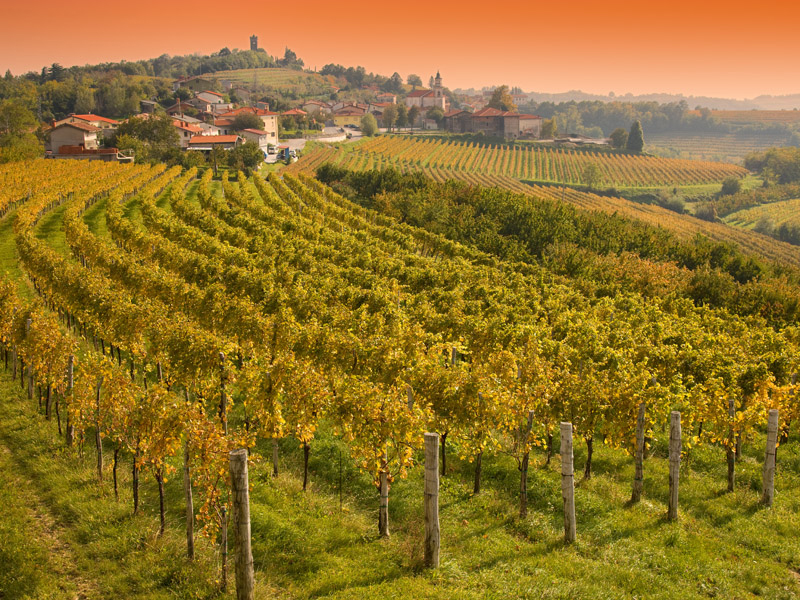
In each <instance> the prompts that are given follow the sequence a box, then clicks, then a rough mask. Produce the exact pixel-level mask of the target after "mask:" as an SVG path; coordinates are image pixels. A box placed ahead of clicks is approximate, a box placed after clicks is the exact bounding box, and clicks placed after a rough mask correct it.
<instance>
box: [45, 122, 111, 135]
mask: <svg viewBox="0 0 800 600" xmlns="http://www.w3.org/2000/svg"><path fill="white" fill-rule="evenodd" d="M61 127H72V128H74V129H80V130H81V131H86V132H87V133H95V132H97V131H101V129H100V128H99V127H95V126H94V125H91V124H90V123H80V122H79V123H62V124H61V125H59V126H57V127H53V129H59V128H61Z"/></svg>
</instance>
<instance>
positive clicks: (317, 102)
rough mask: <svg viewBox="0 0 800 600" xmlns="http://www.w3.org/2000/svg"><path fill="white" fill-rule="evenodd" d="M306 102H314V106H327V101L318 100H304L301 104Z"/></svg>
mask: <svg viewBox="0 0 800 600" xmlns="http://www.w3.org/2000/svg"><path fill="white" fill-rule="evenodd" d="M306 104H314V105H316V106H329V105H328V104H327V103H325V102H320V101H319V100H306V101H305V102H303V106H305V105H306Z"/></svg>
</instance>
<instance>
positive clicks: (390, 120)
mask: <svg viewBox="0 0 800 600" xmlns="http://www.w3.org/2000/svg"><path fill="white" fill-rule="evenodd" d="M381 121H383V126H384V127H386V129H388V130H389V131H391V130H392V127H394V123H395V121H397V106H396V105H395V104H390V105H389V106H387V107H386V108H384V109H383V117H381Z"/></svg>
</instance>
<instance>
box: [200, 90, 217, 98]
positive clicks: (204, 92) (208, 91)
mask: <svg viewBox="0 0 800 600" xmlns="http://www.w3.org/2000/svg"><path fill="white" fill-rule="evenodd" d="M198 93H199V94H214V95H215V96H219V97H220V98H222V94H218V93H217V92H212V91H211V90H203V91H202V92H198Z"/></svg>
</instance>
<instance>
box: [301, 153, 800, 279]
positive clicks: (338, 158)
mask: <svg viewBox="0 0 800 600" xmlns="http://www.w3.org/2000/svg"><path fill="white" fill-rule="evenodd" d="M326 162H329V163H331V164H335V165H340V166H345V167H347V168H350V169H358V170H367V169H370V168H373V169H380V168H382V167H394V168H398V169H399V170H400V171H402V172H404V173H407V172H415V171H418V172H421V173H423V174H425V175H427V176H428V177H430V178H431V179H433V180H435V181H439V182H443V181H447V180H456V181H463V182H464V183H468V184H470V185H477V186H484V187H499V188H504V189H507V190H510V191H513V192H517V193H522V194H526V195H528V196H532V197H535V198H549V199H552V200H557V201H564V202H568V203H570V204H574V205H575V206H578V207H580V208H584V209H587V210H600V211H604V212H609V213H619V214H622V215H625V216H626V217H630V218H632V219H637V220H640V221H644V222H646V223H649V224H651V225H655V226H657V227H664V228H666V229H669V230H670V231H673V232H675V233H677V234H678V235H680V236H682V237H684V238H690V237H694V236H696V235H698V234H703V235H707V236H708V237H710V238H711V239H713V240H716V241H720V242H733V243H735V244H738V245H739V246H740V247H741V248H742V249H743V250H745V251H746V252H749V253H752V254H754V255H759V256H764V257H766V258H769V259H771V260H777V261H781V262H785V263H788V264H792V265H796V266H800V248H798V247H796V246H793V245H791V244H787V243H785V242H781V241H779V240H775V239H773V238H771V237H768V236H765V235H761V234H758V233H755V232H751V231H743V230H742V229H738V228H735V227H728V226H726V225H722V224H719V223H709V222H707V221H701V220H699V219H696V218H694V217H692V216H690V215H680V214H677V213H675V212H672V211H670V210H667V209H664V208H662V207H660V206H657V205H652V204H640V203H638V202H632V201H630V200H626V199H625V198H614V197H609V196H599V195H597V194H592V193H589V192H583V191H579V190H575V189H572V188H562V187H554V186H543V185H532V184H527V183H523V182H522V181H520V180H519V179H515V178H513V177H510V176H508V175H499V174H495V173H484V172H477V171H468V170H459V169H447V168H440V167H435V166H430V165H429V164H427V165H421V164H420V163H418V162H413V161H409V160H404V159H402V158H400V157H398V158H396V159H395V158H392V157H391V156H386V155H385V154H383V153H374V154H367V153H365V152H363V151H361V150H360V149H359V148H354V149H352V150H349V149H348V150H341V149H337V148H335V147H330V146H319V147H317V148H315V149H314V150H313V151H312V152H309V153H307V154H304V155H303V157H302V158H301V160H299V161H298V162H296V163H293V164H292V165H290V166H289V167H287V170H288V172H291V173H302V172H305V173H313V172H314V171H315V170H316V168H317V167H319V166H320V165H322V164H324V163H326Z"/></svg>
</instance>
